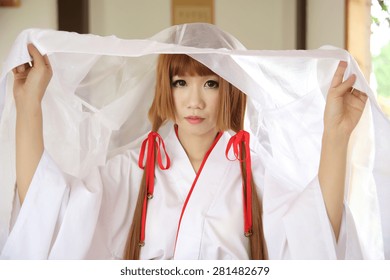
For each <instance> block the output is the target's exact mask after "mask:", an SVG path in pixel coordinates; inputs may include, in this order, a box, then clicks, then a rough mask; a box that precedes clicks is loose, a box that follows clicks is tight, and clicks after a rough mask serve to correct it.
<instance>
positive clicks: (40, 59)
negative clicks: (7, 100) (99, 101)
mask: <svg viewBox="0 0 390 280" xmlns="http://www.w3.org/2000/svg"><path fill="white" fill-rule="evenodd" d="M28 52H29V53H30V55H31V56H32V59H33V61H32V64H31V66H30V64H28V63H26V64H23V65H19V66H18V67H16V68H15V69H13V73H14V98H15V105H16V112H17V114H16V115H17V117H16V149H15V150H16V185H17V190H18V193H19V198H20V202H21V203H23V201H24V198H25V196H26V194H27V191H28V189H29V186H30V183H31V181H32V178H33V176H34V174H35V171H36V169H37V166H38V164H39V161H40V159H41V157H42V154H43V151H44V143H43V117H42V108H41V101H42V98H43V96H44V94H45V91H46V88H47V86H48V84H49V82H50V79H51V76H52V70H51V67H50V63H49V59H48V58H47V56H46V55H45V56H42V55H41V54H40V53H39V51H38V50H37V48H35V47H34V46H33V45H32V44H29V45H28Z"/></svg>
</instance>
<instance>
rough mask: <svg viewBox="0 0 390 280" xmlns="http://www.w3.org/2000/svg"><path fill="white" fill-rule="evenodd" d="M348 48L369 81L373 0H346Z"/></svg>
mask: <svg viewBox="0 0 390 280" xmlns="http://www.w3.org/2000/svg"><path fill="white" fill-rule="evenodd" d="M345 10H346V25H345V26H346V44H345V45H346V48H347V50H348V51H349V52H350V53H351V54H352V55H353V57H354V58H355V59H356V61H357V62H358V64H359V67H360V68H361V70H362V72H363V74H364V76H365V78H366V79H367V81H369V79H370V73H371V51H370V36H371V0H346V9H345Z"/></svg>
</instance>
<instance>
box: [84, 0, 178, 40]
mask: <svg viewBox="0 0 390 280" xmlns="http://www.w3.org/2000/svg"><path fill="white" fill-rule="evenodd" d="M170 3H171V1H170V0H142V1H140V0H89V30H90V33H93V34H97V35H102V36H107V35H116V36H117V37H119V38H127V39H134V38H137V39H141V38H146V37H150V36H152V35H153V34H155V33H157V32H158V31H160V30H162V29H164V28H166V27H168V26H170V23H171V22H170V20H171V18H170V11H171V6H170Z"/></svg>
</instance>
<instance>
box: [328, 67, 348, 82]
mask: <svg viewBox="0 0 390 280" xmlns="http://www.w3.org/2000/svg"><path fill="white" fill-rule="evenodd" d="M346 69H347V62H346V61H340V62H339V65H338V66H337V69H336V72H335V73H334V76H333V79H332V82H331V84H330V87H331V88H335V87H337V86H338V85H340V84H341V83H342V82H343V78H344V73H345V70H346Z"/></svg>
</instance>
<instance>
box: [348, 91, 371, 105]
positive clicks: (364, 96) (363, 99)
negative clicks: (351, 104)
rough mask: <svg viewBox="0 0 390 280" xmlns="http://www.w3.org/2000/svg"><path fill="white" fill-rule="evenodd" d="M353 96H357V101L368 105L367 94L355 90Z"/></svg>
mask: <svg viewBox="0 0 390 280" xmlns="http://www.w3.org/2000/svg"><path fill="white" fill-rule="evenodd" d="M352 94H353V96H355V97H356V98H357V99H359V100H360V101H361V102H363V103H366V102H367V99H368V96H367V94H365V93H364V92H362V91H360V90H357V89H355V90H354V91H353V92H352Z"/></svg>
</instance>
